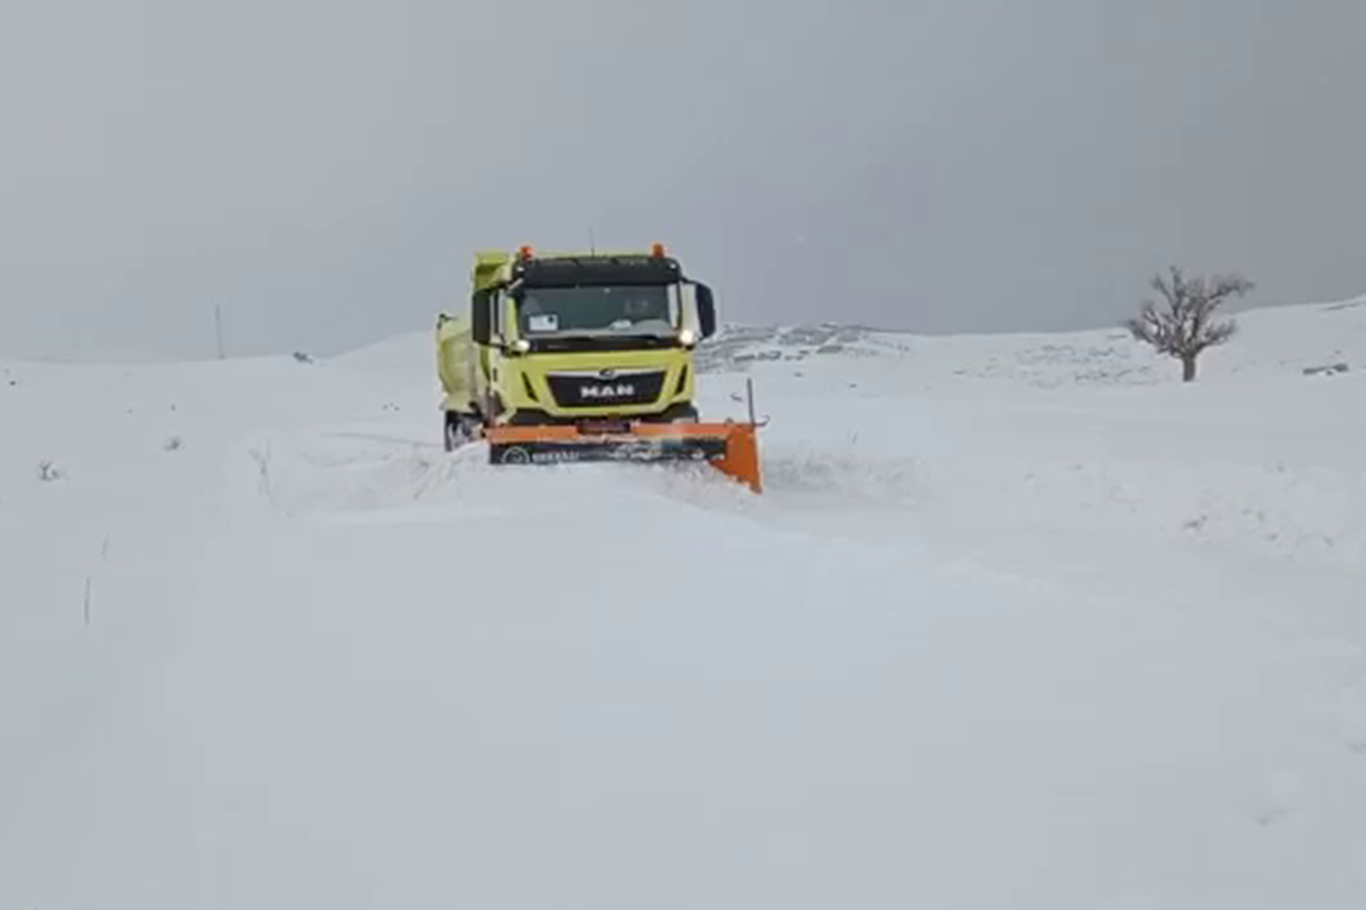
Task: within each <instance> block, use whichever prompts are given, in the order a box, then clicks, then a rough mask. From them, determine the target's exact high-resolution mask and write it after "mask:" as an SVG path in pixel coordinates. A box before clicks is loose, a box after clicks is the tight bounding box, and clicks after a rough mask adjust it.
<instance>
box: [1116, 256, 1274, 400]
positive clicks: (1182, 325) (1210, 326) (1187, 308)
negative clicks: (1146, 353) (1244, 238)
mask: <svg viewBox="0 0 1366 910" xmlns="http://www.w3.org/2000/svg"><path fill="white" fill-rule="evenodd" d="M1152 288H1153V290H1155V291H1157V293H1158V294H1160V295H1162V301H1161V303H1154V302H1153V301H1151V300H1145V301H1144V302H1143V309H1142V310H1141V311H1140V312H1139V314H1138V316H1136V317H1134V318H1133V319H1128V320H1125V322H1124V327H1125V328H1127V329H1128V330H1129V331H1130V332H1132V333H1133V336H1134V337H1135V338H1137V339H1138V340H1139V341H1142V342H1145V343H1147V344H1150V345H1152V346H1153V347H1154V348H1156V349H1157V350H1158V351H1160V352H1162V353H1163V354H1167V355H1168V356H1171V357H1175V358H1177V359H1179V360H1180V361H1181V378H1182V379H1183V380H1184V381H1186V382H1191V381H1193V380H1194V379H1195V361H1196V359H1197V358H1199V356H1200V355H1201V354H1202V353H1204V352H1205V350H1206V349H1207V348H1211V347H1214V346H1215V345H1218V344H1223V343H1224V342H1226V341H1228V340H1229V339H1230V338H1232V337H1233V336H1234V334H1235V333H1236V332H1237V331H1238V324H1237V323H1236V322H1233V321H1232V320H1226V321H1223V322H1217V321H1215V319H1214V311H1215V310H1216V309H1218V308H1219V306H1220V305H1221V304H1223V303H1224V302H1225V301H1226V300H1228V298H1230V297H1233V296H1235V295H1236V296H1239V297H1241V296H1242V295H1244V294H1246V293H1247V292H1248V291H1251V290H1252V288H1253V284H1252V282H1250V281H1248V280H1247V279H1246V278H1243V277H1242V276H1241V275H1216V276H1214V277H1213V278H1209V279H1205V278H1201V277H1196V278H1187V277H1186V276H1185V275H1184V274H1183V273H1182V271H1181V269H1179V268H1177V267H1176V266H1172V267H1171V274H1170V275H1169V276H1166V277H1164V276H1162V275H1157V276H1155V277H1154V278H1153V280H1152Z"/></svg>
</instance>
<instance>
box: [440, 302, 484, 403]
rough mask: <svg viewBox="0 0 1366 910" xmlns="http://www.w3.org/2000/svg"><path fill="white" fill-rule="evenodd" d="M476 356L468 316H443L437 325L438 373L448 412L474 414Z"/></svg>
mask: <svg viewBox="0 0 1366 910" xmlns="http://www.w3.org/2000/svg"><path fill="white" fill-rule="evenodd" d="M477 356H478V354H477V349H476V348H475V345H474V339H473V336H472V335H471V333H470V318H469V315H468V314H463V313H462V314H460V315H458V316H446V315H444V314H443V315H442V316H441V318H440V319H439V320H438V321H437V324H436V372H437V376H439V377H440V379H441V388H442V391H444V392H445V393H446V400H445V402H444V408H445V409H446V410H447V411H456V412H459V413H469V412H470V411H471V402H472V401H473V395H474V368H475V363H476V360H477Z"/></svg>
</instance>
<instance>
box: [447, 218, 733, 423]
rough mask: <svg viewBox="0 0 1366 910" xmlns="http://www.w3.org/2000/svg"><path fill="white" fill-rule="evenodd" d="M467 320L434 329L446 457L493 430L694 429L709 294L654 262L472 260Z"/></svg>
mask: <svg viewBox="0 0 1366 910" xmlns="http://www.w3.org/2000/svg"><path fill="white" fill-rule="evenodd" d="M471 283H472V292H471V295H470V303H469V311H468V314H467V315H464V316H457V317H452V316H449V315H446V314H442V315H441V316H440V317H439V318H438V321H437V351H438V354H437V366H438V373H439V376H440V379H441V383H442V386H443V389H444V391H445V401H444V411H445V439H446V447H447V449H452V448H454V447H456V446H457V445H459V444H460V443H461V442H463V441H465V440H468V439H472V438H475V437H477V436H480V435H482V434H483V432H484V431H485V430H487V429H488V428H491V427H531V426H565V425H571V426H580V427H593V426H607V425H609V424H614V423H615V424H626V423H693V422H696V421H697V420H698V413H697V408H696V406H695V405H694V403H693V398H694V390H695V385H694V382H695V366H694V357H693V350H694V347H695V346H696V344H697V343H698V342H699V341H700V340H702V339H704V338H707V337H710V336H711V335H712V334H714V333H715V331H716V312H715V305H714V303H713V298H712V292H711V290H710V289H709V288H708V287H707V286H706V285H705V284H701V283H699V282H696V281H693V280H691V279H689V278H688V277H686V276H685V275H684V273H683V269H682V267H681V266H680V264H679V262H678V261H677V260H676V259H675V258H673V257H672V256H669V255H667V254H666V252H665V250H664V247H663V246H662V245H661V244H655V245H654V247H653V248H652V249H650V250H649V251H646V252H623V253H615V252H591V253H559V254H553V255H537V254H536V253H535V252H534V251H533V250H532V249H531V248H530V247H522V248H521V249H520V250H518V251H516V252H511V253H510V252H482V253H477V254H476V256H475V264H474V268H473V271H472V274H471Z"/></svg>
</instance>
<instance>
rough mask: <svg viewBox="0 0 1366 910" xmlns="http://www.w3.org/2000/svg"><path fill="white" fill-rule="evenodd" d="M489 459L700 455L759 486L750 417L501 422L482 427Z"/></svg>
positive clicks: (625, 458)
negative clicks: (700, 420)
mask: <svg viewBox="0 0 1366 910" xmlns="http://www.w3.org/2000/svg"><path fill="white" fill-rule="evenodd" d="M483 435H484V439H485V440H486V441H487V442H488V444H489V461H490V462H492V463H493V464H558V463H562V462H586V461H643V462H662V461H706V462H708V463H710V464H711V465H712V466H713V467H715V468H716V469H717V470H719V471H721V472H722V473H723V474H726V475H729V476H730V477H733V478H735V479H736V480H738V481H740V482H741V483H744V484H745V485H746V486H748V487H749V488H750V489H751V490H753V491H754V492H755V493H762V492H763V477H762V474H761V471H760V466H759V441H758V426H757V425H756V424H753V423H733V422H725V423H624V422H612V421H605V422H603V423H602V424H601V425H598V426H591V425H589V426H573V425H564V426H560V425H542V426H501V427H490V428H488V429H486V430H485V431H484V434H483Z"/></svg>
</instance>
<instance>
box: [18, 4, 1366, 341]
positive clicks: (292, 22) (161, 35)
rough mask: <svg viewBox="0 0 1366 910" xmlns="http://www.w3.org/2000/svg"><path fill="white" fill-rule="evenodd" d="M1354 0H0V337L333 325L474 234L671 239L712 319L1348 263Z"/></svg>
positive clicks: (1138, 293)
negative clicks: (705, 292)
mask: <svg viewBox="0 0 1366 910" xmlns="http://www.w3.org/2000/svg"><path fill="white" fill-rule="evenodd" d="M1364 34H1366V3H1363V2H1361V0H1144V2H1137V0H1074V2H1066V0H1030V2H1024V0H886V2H875V0H839V2H835V0H828V2H827V0H672V2H652V0H574V2H557V0H507V2H501V3H489V2H479V3H461V2H459V0H382V2H381V0H373V2H358V0H214V2H194V0H120V2H117V3H114V2H108V0H44V2H39V0H0V117H2V118H3V141H0V353H4V354H9V355H12V356H45V355H61V356H110V355H113V354H115V353H119V354H122V355H126V354H127V353H129V352H142V353H145V354H147V355H149V356H202V355H207V354H211V353H212V352H213V349H214V333H213V307H214V305H215V304H219V305H221V306H222V309H223V314H224V323H225V325H224V328H225V334H226V341H227V345H228V348H229V352H230V353H235V354H247V353H262V352H271V351H290V350H294V349H298V348H302V349H307V350H310V351H315V352H322V353H330V352H333V351H336V350H339V349H342V348H346V347H349V346H354V345H358V344H363V343H366V342H368V341H371V340H375V339H378V338H380V337H383V336H387V335H391V334H394V333H397V332H407V331H426V330H428V328H429V327H430V325H431V322H432V317H433V314H434V313H435V312H436V311H437V310H438V309H440V308H443V307H458V306H460V305H461V304H462V302H463V299H464V297H465V294H466V286H465V282H466V277H467V273H468V269H469V265H470V257H471V253H472V250H473V249H475V248H480V247H512V246H515V245H516V244H519V243H522V242H529V243H533V244H535V245H537V246H540V247H543V248H553V247H564V246H584V245H586V244H587V241H588V236H589V230H590V228H591V229H593V230H594V231H595V232H596V236H597V241H598V244H599V245H600V246H602V245H613V246H623V245H624V246H641V247H644V246H647V245H648V244H649V243H650V242H652V241H654V240H657V239H658V240H662V241H664V242H666V243H667V244H668V245H669V246H670V248H671V249H672V250H673V251H674V252H675V253H676V254H677V255H678V256H680V258H681V259H682V260H683V262H684V266H685V268H686V269H687V270H688V271H689V272H690V273H692V274H693V275H694V276H695V277H698V278H702V279H704V280H706V281H708V282H709V283H711V284H712V285H713V287H714V288H715V289H716V291H717V294H718V301H719V304H720V306H721V307H722V310H723V313H722V317H723V318H724V319H729V320H735V321H745V322H788V321H799V320H831V321H842V322H854V321H859V322H868V323H874V324H878V325H882V326H886V327H891V328H906V329H913V330H918V331H927V332H943V331H959V330H974V331H975V330H1014V329H1059V328H1071V327H1089V326H1097V325H1111V324H1114V322H1115V321H1116V320H1117V319H1119V318H1121V317H1122V316H1124V315H1127V314H1128V312H1129V311H1130V310H1132V309H1133V308H1134V307H1135V306H1136V304H1137V302H1138V301H1139V300H1140V299H1141V297H1142V296H1143V295H1144V293H1145V291H1146V282H1147V279H1148V277H1149V276H1150V275H1151V273H1152V272H1153V271H1154V270H1155V269H1158V268H1161V267H1162V266H1164V265H1165V264H1166V263H1168V262H1180V263H1184V264H1186V265H1187V266H1188V267H1189V268H1191V269H1193V270H1210V271H1223V270H1234V269H1236V270H1241V271H1243V272H1244V273H1245V274H1247V275H1248V277H1250V278H1252V279H1253V280H1254V281H1256V282H1257V283H1258V291H1257V293H1256V295H1255V297H1254V300H1255V302H1257V303H1269V302H1280V301H1292V300H1296V301H1298V300H1322V299H1335V298H1341V297H1347V296H1354V295H1356V294H1360V293H1366V254H1363V252H1362V251H1363V250H1366V242H1364V239H1363V224H1366V222H1364V221H1363V216H1366V53H1363V51H1362V47H1363V45H1362V37H1361V36H1362V35H1364Z"/></svg>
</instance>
